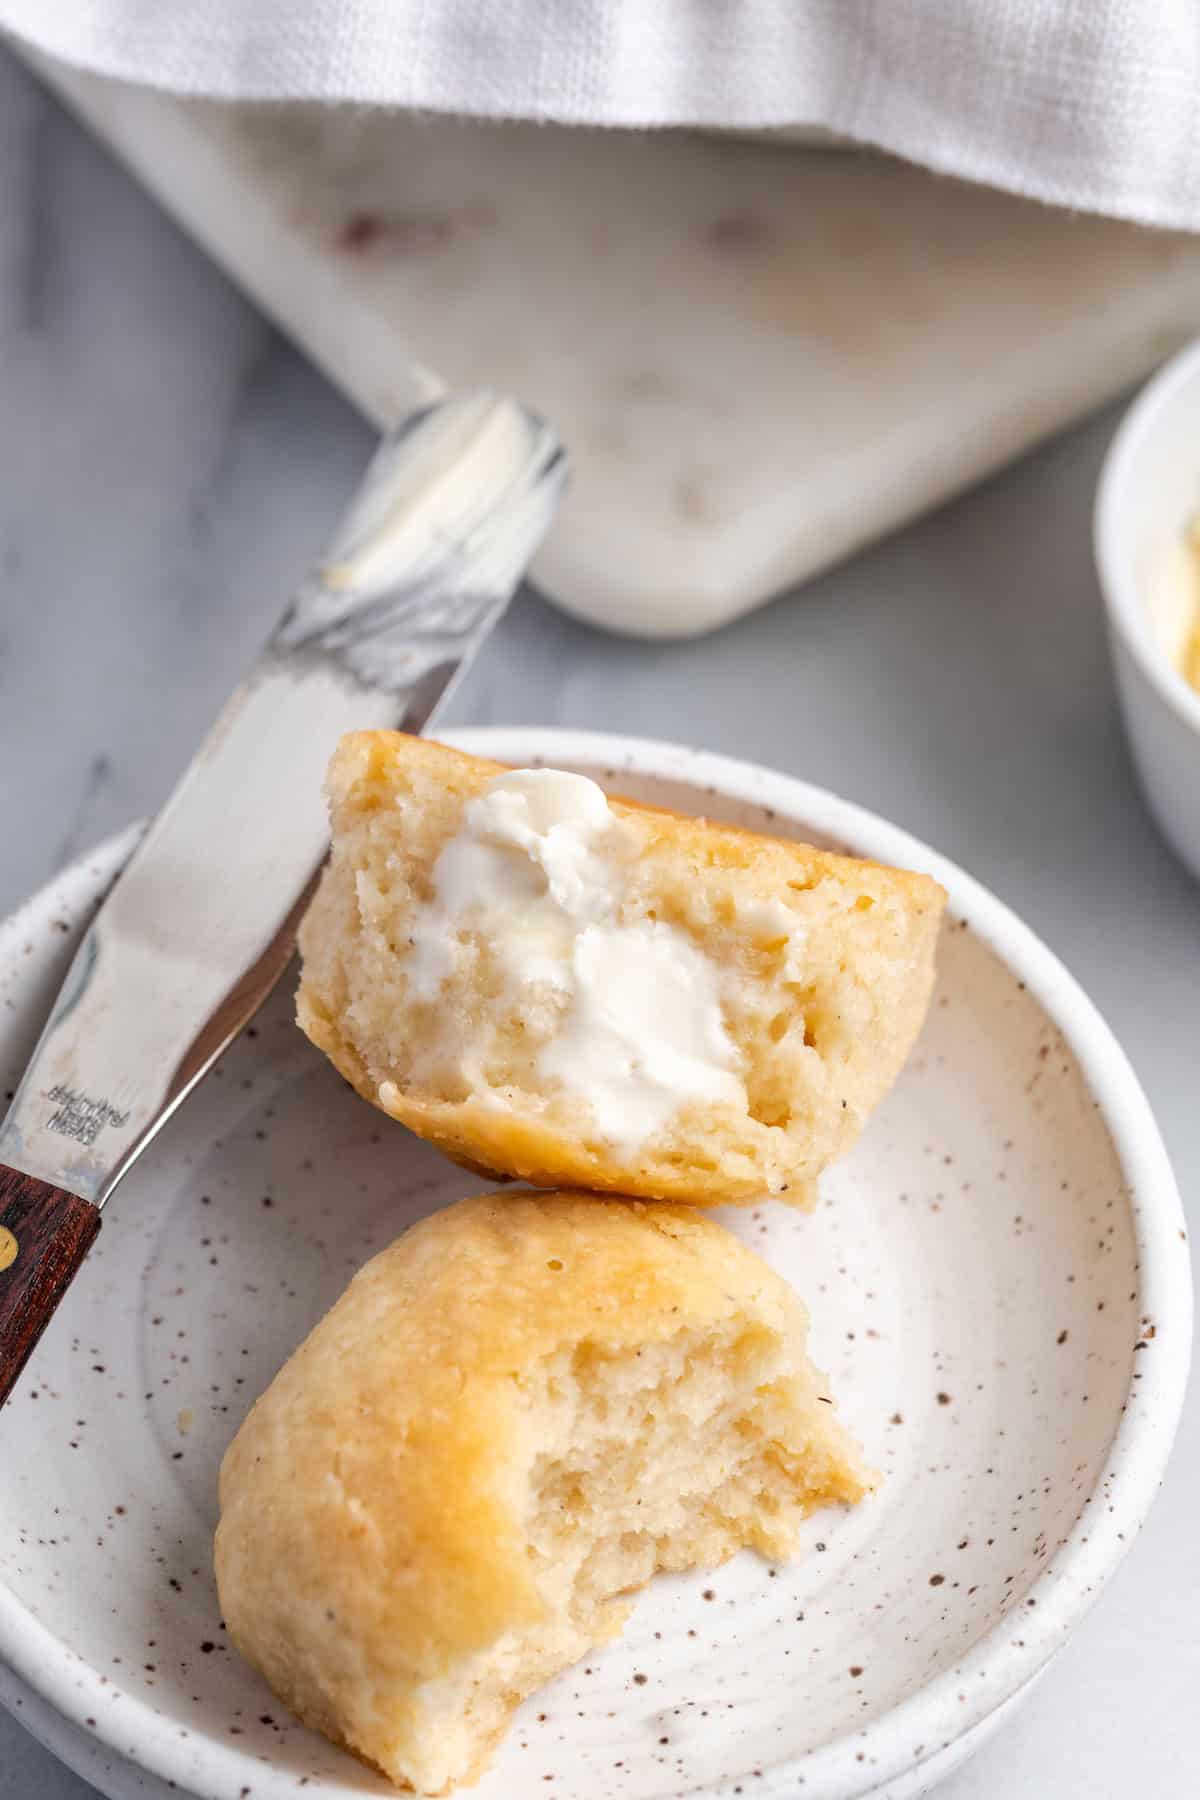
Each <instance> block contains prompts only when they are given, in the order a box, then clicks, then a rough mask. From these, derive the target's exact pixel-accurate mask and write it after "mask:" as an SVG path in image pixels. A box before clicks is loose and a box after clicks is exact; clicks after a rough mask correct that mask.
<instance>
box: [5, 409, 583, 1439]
mask: <svg viewBox="0 0 1200 1800" xmlns="http://www.w3.org/2000/svg"><path fill="white" fill-rule="evenodd" d="M565 471H566V459H565V456H564V453H563V450H562V448H561V446H560V445H559V443H558V441H557V439H556V438H555V436H554V434H553V432H552V431H551V430H550V429H549V427H548V426H547V425H545V424H544V423H543V422H542V421H541V420H540V419H537V418H535V417H534V416H533V415H532V414H531V413H529V412H527V411H526V410H525V409H524V408H523V407H521V406H519V405H517V404H516V403H515V402H513V401H511V400H506V399H501V398H497V397H495V396H492V395H488V394H469V395H464V396H456V397H453V398H451V399H448V400H445V401H442V402H439V403H437V404H435V405H433V406H431V407H427V408H424V409H423V410H421V411H420V412H417V413H414V414H413V415H412V416H410V417H409V418H407V419H405V420H404V421H402V422H401V423H400V424H399V425H398V426H397V427H396V428H395V429H394V430H393V431H391V432H390V433H389V434H388V435H387V437H385V439H384V440H383V442H382V444H381V445H380V447H379V449H378V451H377V452H376V454H375V456H374V458H373V459H372V462H371V464H370V467H369V468H368V470H367V474H366V477H365V479H364V481H363V483H362V485H361V487H360V489H359V491H358V493H357V495H356V497H355V499H354V500H353V502H352V504H351V506H350V509H349V511H348V513H347V514H346V516H345V518H344V519H343V521H342V524H341V526H340V527H339V529H338V531H337V533H336V534H335V537H334V541H333V543H332V545H331V547H330V549H329V551H328V553H327V555H326V557H325V559H324V561H323V562H322V563H321V564H320V566H319V567H318V568H317V569H316V571H315V572H314V573H313V574H312V575H311V576H310V577H309V578H308V580H307V581H306V582H305V583H304V584H303V586H302V587H301V589H300V592H299V593H298V594H297V596H296V598H295V599H294V600H293V602H292V604H291V605H290V606H289V607H288V609H287V611H286V612H285V613H284V615H283V618H282V619H281V620H280V622H279V624H278V626H277V627H276V629H275V631H274V633H273V635H272V636H271V638H270V640H269V641H268V643H267V646H266V648H265V650H264V651H263V654H262V655H261V657H260V658H259V660H258V662H257V663H256V664H255V665H254V667H253V668H252V669H251V671H250V673H249V675H248V676H247V678H246V679H245V681H244V682H243V683H242V685H241V686H240V687H239V688H238V689H237V691H236V692H235V693H234V694H233V696H232V698H231V699H230V700H229V702H228V703H227V705H226V706H225V708H224V710H223V711H222V712H221V713H220V715H219V717H218V718H217V720H216V722H215V724H214V725H213V727H212V729H211V731H210V732H209V734H208V736H207V738H206V739H205V740H204V743H203V744H202V745H201V747H200V749H199V751H198V752H197V754H196V756H195V757H194V759H193V760H192V762H191V764H190V765H189V767H188V768H187V770H186V772H185V773H184V775H183V778H182V780H181V781H180V782H179V784H178V786H177V787H176V788H175V790H174V792H173V794H172V795H171V798H170V799H169V800H168V802H167V804H166V806H165V807H164V808H163V810H162V812H161V813H160V814H159V815H158V817H157V819H156V820H155V821H154V823H153V824H152V825H151V827H150V830H149V831H148V833H147V835H146V837H145V838H144V839H143V841H142V843H141V845H140V846H139V848H138V849H137V850H136V851H135V853H134V855H133V857H132V858H131V860H130V862H129V864H128V866H127V867H126V869H125V871H124V872H123V874H122V875H121V876H120V878H119V879H118V880H117V882H116V884H115V885H114V887H113V889H112V891H111V893H110V894H109V896H108V898H107V900H106V901H105V903H104V905H103V906H102V907H101V908H100V910H99V912H98V913H97V914H96V917H95V919H94V921H93V923H92V925H91V927H90V928H89V930H88V932H87V934H86V936H85V937H84V939H83V942H82V943H81V945H80V947H79V950H78V952H77V953H76V955H75V958H74V960H73V961H72V963H71V967H70V969H69V971H68V974H67V978H66V980H65V982H64V983H63V986H62V990H61V992H60V993H59V996H58V999H57V1001H56V1003H55V1005H54V1007H53V1009H52V1011H51V1014H50V1017H49V1020H48V1022H47V1024H46V1027H45V1030H44V1031H43V1034H42V1037H41V1039H40V1041H39V1043H38V1046H37V1049H36V1050H35V1051H34V1054H33V1058H32V1060H31V1061H30V1064H29V1067H28V1069H27V1070H26V1072H25V1075H24V1078H23V1080H22V1082H21V1085H20V1087H19V1088H18V1090H17V1093H16V1095H15V1097H14V1099H13V1102H12V1105H11V1107H10V1109H9V1112H8V1114H7V1117H6V1118H5V1121H4V1125H3V1127H2V1128H0V1404H3V1402H4V1400H5V1399H6V1398H7V1397H8V1395H9V1393H10V1392H11V1390H12V1387H13V1384H14V1383H15V1381H16V1379H17V1377H18V1375H19V1374H20V1371H21V1369H22V1368H23V1366H24V1364H25V1361H26V1359H27V1358H28V1356H29V1354H30V1352H31V1350H32V1349H33V1346H34V1344H35V1343H36V1342H37V1339H38V1338H39V1336H40V1335H41V1332H42V1330H43V1329H44V1327H45V1325H46V1324H47V1322H48V1321H49V1319H50V1317H51V1315H52V1313H53V1311H54V1308H55V1307H56V1306H57V1304H58V1302H59V1300H60V1299H61V1298H62V1296H63V1294H64V1293H65V1292H66V1289H67V1287H68V1285H69V1284H70V1282H71V1280H72V1278H73V1277H74V1275H75V1274H76V1272H77V1270H78V1269H79V1267H80V1265H81V1263H82V1262H83V1259H84V1257H85V1256H86V1254H87V1251H88V1249H89V1248H90V1246H91V1244H92V1243H93V1242H94V1240H95V1237H96V1234H97V1232H98V1231H99V1229H100V1218H101V1212H102V1210H103V1208H104V1206H105V1204H106V1203H107V1201H108V1200H109V1198H110V1197H111V1195H112V1192H113V1190H114V1188H115V1187H116V1185H117V1183H118V1182H119V1181H120V1179H121V1177H122V1175H124V1174H125V1172H126V1171H127V1170H128V1169H129V1168H130V1166H131V1165H132V1163H133V1162H134V1160H135V1159H136V1158H137V1156H138V1155H139V1154H140V1152H141V1151H142V1150H143V1149H144V1148H145V1146H146V1145H147V1144H148V1143H149V1142H150V1140H151V1138H152V1137H153V1136H154V1134H155V1133H156V1132H157V1131H158V1130H159V1129H160V1127H161V1126H162V1125H163V1124H164V1123H165V1121H166V1120H167V1119H168V1118H169V1117H170V1115H171V1114H172V1112H173V1111H174V1110H175V1108H176V1107H177V1106H178V1105H179V1104H180V1102H181V1101H182V1100H183V1099H184V1097H185V1096H186V1095H187V1093H188V1092H189V1091H190V1090H191V1088H192V1087H194V1086H195V1084H196V1082H197V1081H199V1080H200V1078H201V1076H202V1075H204V1073H205V1072H206V1070H207V1069H209V1068H210V1067H211V1065H212V1063H213V1062H214V1061H215V1060H216V1058H217V1057H218V1056H219V1055H220V1054H221V1052H222V1050H224V1049H225V1047H226V1046H227V1045H228V1044H229V1043H230V1041H231V1040H232V1039H233V1038H234V1037H235V1036H236V1035H237V1033H238V1032H239V1031H240V1030H241V1029H242V1027H243V1026H244V1025H245V1024H246V1023H247V1021H248V1020H249V1019H250V1018H252V1016H253V1015H254V1013H255V1012H256V1010H257V1009H258V1007H259V1006H260V1005H261V1003H262V1001H263V1000H264V999H265V998H266V996H267V994H268V993H269V992H270V990H271V988H272V987H273V986H274V984H275V982H276V981H277V980H278V978H279V976H280V975H281V974H282V972H283V970H284V968H285V967H286V965H287V962H288V959H289V957H290V955H291V950H292V945H293V940H294V935H295V929H296V926H297V924H298V923H299V919H300V916H301V914H302V912H303V909H304V906H305V904H306V902H307V900H308V898H309V895H310V894H311V892H312V889H313V886H314V884H315V881H316V879H317V876H318V875H319V873H320V869H321V865H322V863H323V861H324V857H325V853H326V848H327V836H328V827H327V823H326V818H325V809H324V805H323V801H322V795H321V784H322V777H323V774H324V770H325V764H326V762H327V760H328V757H329V754H330V752H331V750H332V749H333V746H334V744H335V742H336V741H337V739H338V737H339V736H340V735H341V733H342V732H344V731H348V730H353V729H359V728H363V729H370V728H378V727H387V726H391V727H403V728H404V729H405V730H407V731H414V732H417V731H422V730H424V729H425V728H426V727H427V726H428V725H429V724H430V723H431V722H432V720H433V719H434V717H435V715H436V713H437V711H438V709H439V707H440V706H441V705H442V703H443V702H444V701H445V699H446V697H447V695H448V694H449V692H450V690H451V688H452V686H453V684H454V681H455V679H456V677H457V676H458V675H460V674H461V673H462V671H463V670H464V669H465V668H466V666H467V664H468V663H469V662H470V660H471V658H472V657H473V656H474V654H475V652H476V651H477V650H478V648H479V646H480V644H481V643H482V642H483V640H484V639H485V638H486V637H487V635H488V633H489V631H490V630H491V629H492V627H493V626H494V625H495V623H496V621H497V620H498V618H499V617H500V615H501V613H502V612H503V611H504V608H505V606H506V605H507V603H508V600H509V598H510V596H511V594H512V592H513V590H514V589H515V587H516V585H517V583H518V582H519V580H520V578H521V575H522V573H523V572H524V570H525V567H526V565H527V563H528V562H529V559H530V557H531V556H532V554H533V552H534V550H535V549H536V548H537V546H538V544H539V543H540V541H541V539H542V537H543V535H544V534H545V532H546V529H547V527H548V526H549V524H550V521H551V519H552V518H553V515H554V512H555V509H556V506H557V503H558V499H559V496H560V493H561V490H562V486H563V481H564V477H565Z"/></svg>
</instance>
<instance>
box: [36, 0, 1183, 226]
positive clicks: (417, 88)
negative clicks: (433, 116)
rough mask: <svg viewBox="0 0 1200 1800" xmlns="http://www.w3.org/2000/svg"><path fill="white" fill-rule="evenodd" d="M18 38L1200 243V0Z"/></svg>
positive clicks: (153, 13) (395, 7) (455, 8)
mask: <svg viewBox="0 0 1200 1800" xmlns="http://www.w3.org/2000/svg"><path fill="white" fill-rule="evenodd" d="M0 27H7V28H8V29H9V30H10V31H12V32H13V33H15V34H17V35H18V36H21V37H25V38H27V39H28V40H29V41H30V42H32V43H33V44H36V45H37V46H38V47H40V48H41V49H43V50H45V51H47V52H49V53H50V54H51V55H53V56H57V57H60V58H62V59H64V60H65V61H67V62H72V63H75V64H78V65H80V66H82V67H85V68H88V69H92V70H94V71H97V72H100V73H102V74H108V75H115V76H121V77H123V78H124V79H126V80H130V81H138V82H143V83H146V84H149V85H151V86H156V87H163V88H169V89H173V90H175V91H177V92H180V93H187V94H207V95H211V96H214V97H217V98H224V99H230V100H233V99H308V100H322V101H331V102H333V101H354V102H361V103H367V104H371V105H385V106H393V107H405V108H413V109H424V110H432V111H436V112H456V113H466V114H473V115H479V116H486V117H519V118H528V119H546V120H557V121H561V122H565V123H580V124H582V123H587V124H599V125H615V126H671V125H675V126H679V125H692V126H696V125H700V126H717V127H729V128H738V129H747V128H749V129H762V128H775V127H785V126H788V127H797V126H803V127H817V128H823V129H826V130H829V131H832V132H834V133H836V134H838V135H840V136H845V137H848V138H850V139H853V140H857V141H859V142H863V143H870V144H875V145H879V146H881V147H882V148H884V149H887V150H891V151H894V152H896V153H898V154H899V155H901V156H904V157H907V158H908V159H909V160H911V161H914V162H918V163H924V164H926V165H927V166H929V167H930V168H933V169H937V170H941V171H944V172H946V173H949V174H955V175H962V176H965V177H967V178H968V179H971V180H977V181H983V182H988V183H990V184H992V185H993V186H996V187H1002V188H1008V189H1011V190H1013V191H1015V192H1018V193H1023V194H1032V195H1035V196H1037V197H1038V198H1040V199H1043V200H1049V201H1053V202H1057V203H1058V204H1060V205H1066V206H1072V207H1079V208H1082V209H1085V210H1089V211H1096V212H1107V213H1114V214H1118V215H1120V216H1123V217H1127V218H1133V219H1140V220H1142V221H1144V222H1146V223H1150V224H1156V225H1169V226H1178V227H1183V228H1185V229H1189V228H1190V229H1200V129H1198V127H1197V102H1198V100H1200V6H1198V5H1197V4H1196V0H741V3H740V4H739V3H738V0H51V4H49V5H48V4H47V0H0Z"/></svg>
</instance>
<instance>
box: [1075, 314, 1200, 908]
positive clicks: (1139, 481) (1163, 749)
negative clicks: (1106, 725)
mask: <svg viewBox="0 0 1200 1800" xmlns="http://www.w3.org/2000/svg"><path fill="white" fill-rule="evenodd" d="M1198 512H1200V342H1197V343H1194V344H1191V345H1190V346H1189V347H1188V348H1187V349H1186V350H1181V351H1180V353H1179V354H1178V356H1174V357H1172V358H1171V360H1170V361H1169V362H1168V363H1166V364H1164V366H1163V367H1162V368H1161V369H1160V370H1159V372H1158V374H1157V375H1156V376H1155V377H1154V379H1153V380H1152V381H1150V382H1148V383H1147V385H1146V387H1145V388H1143V390H1142V392H1141V393H1140V394H1139V395H1138V398H1137V399H1136V400H1135V401H1134V403H1133V405H1132V406H1131V407H1130V408H1129V411H1128V412H1127V413H1126V415H1125V417H1124V419H1123V420H1122V422H1121V425H1120V427H1119V428H1118V430H1117V433H1116V436H1115V437H1114V438H1113V441H1112V444H1111V446H1110V448H1109V452H1108V455H1107V457H1106V459H1105V463H1104V469H1103V471H1102V473H1101V477H1100V485H1099V489H1098V491H1097V495H1096V512H1095V551H1096V564H1097V567H1098V569H1099V573H1100V585H1101V587H1102V589H1103V591H1104V598H1105V602H1106V604H1107V608H1108V624H1109V642H1110V643H1111V645H1112V656H1113V663H1114V665H1115V668H1116V674H1117V689H1118V692H1119V694H1120V698H1121V709H1122V711H1123V713H1124V716H1125V728H1126V730H1127V732H1128V733H1129V741H1130V744H1131V745H1132V747H1133V755H1134V761H1135V762H1136V764H1137V769H1138V774H1139V775H1140V777H1141V782H1142V787H1143V790H1144V792H1145V795H1146V799H1147V801H1148V802H1149V804H1150V810H1151V811H1152V812H1153V814H1154V816H1155V818H1156V819H1157V820H1158V823H1159V825H1160V826H1161V827H1162V830H1163V833H1164V835H1165V836H1166V837H1167V839H1168V840H1169V842H1170V843H1171V844H1172V845H1173V846H1174V848H1175V849H1176V851H1177V852H1178V853H1179V855H1180V856H1181V857H1182V859H1183V861H1184V862H1185V863H1186V864H1187V865H1188V867H1189V868H1190V869H1191V871H1192V873H1193V874H1195V875H1197V876H1200V694H1197V693H1196V691H1195V690H1194V689H1193V688H1192V687H1191V685H1190V684H1189V683H1188V682H1187V681H1185V680H1184V678H1183V676H1182V675H1181V674H1180V672H1179V671H1178V669H1176V668H1174V667H1173V666H1172V664H1171V661H1170V659H1169V657H1168V654H1167V652H1166V650H1165V648H1164V646H1163V644H1162V643H1161V642H1160V641H1159V638H1158V636H1157V634H1156V622H1155V585H1156V583H1158V582H1161V581H1163V580H1169V579H1170V573H1171V570H1170V563H1171V559H1172V552H1173V550H1174V549H1175V548H1176V547H1179V546H1182V543H1183V535H1184V532H1185V531H1186V529H1187V527H1188V525H1189V524H1190V522H1191V521H1192V519H1193V518H1194V517H1195V516H1196V514H1197V513H1198Z"/></svg>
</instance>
